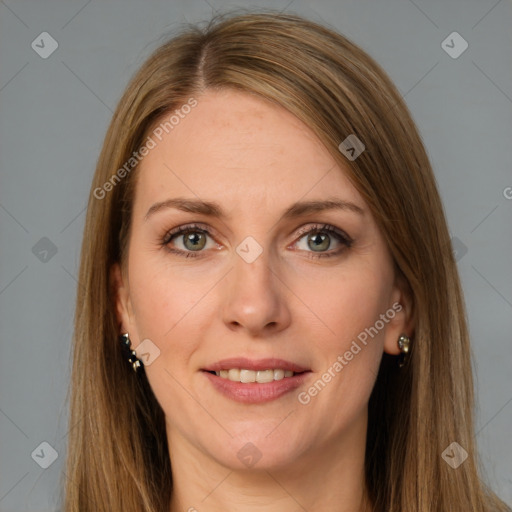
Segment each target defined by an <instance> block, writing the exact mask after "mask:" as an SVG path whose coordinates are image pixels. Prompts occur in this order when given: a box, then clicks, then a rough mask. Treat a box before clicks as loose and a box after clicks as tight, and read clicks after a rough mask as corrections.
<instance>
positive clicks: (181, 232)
mask: <svg viewBox="0 0 512 512" xmlns="http://www.w3.org/2000/svg"><path fill="white" fill-rule="evenodd" d="M207 237H211V233H210V232H209V231H208V229H206V228H204V227H201V226H200V225H198V224H189V225H186V226H179V227H177V228H175V229H171V231H169V232H167V234H166V235H165V237H164V238H163V240H162V245H163V246H165V247H166V249H167V250H168V251H169V252H172V253H175V254H180V255H184V256H185V257H187V258H189V257H193V258H194V257H197V256H199V254H194V253H195V252H196V253H200V252H202V250H203V249H204V248H205V247H206V242H207ZM174 239H176V241H177V242H179V243H178V248H174V247H171V246H170V244H171V242H172V241H173V240H174ZM180 244H181V246H182V248H180V247H179V245H180Z"/></svg>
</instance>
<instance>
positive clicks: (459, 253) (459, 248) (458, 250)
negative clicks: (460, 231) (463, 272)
mask: <svg viewBox="0 0 512 512" xmlns="http://www.w3.org/2000/svg"><path fill="white" fill-rule="evenodd" d="M451 243H452V251H453V257H454V258H455V261H460V260H461V259H462V258H463V257H464V256H465V255H466V253H467V252H468V248H467V246H466V245H465V244H464V243H463V242H461V241H460V240H459V239H458V238H457V237H456V236H454V237H453V238H452V239H451Z"/></svg>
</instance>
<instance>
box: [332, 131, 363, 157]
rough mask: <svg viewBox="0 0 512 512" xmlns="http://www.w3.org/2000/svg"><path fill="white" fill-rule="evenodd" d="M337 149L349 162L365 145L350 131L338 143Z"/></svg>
mask: <svg viewBox="0 0 512 512" xmlns="http://www.w3.org/2000/svg"><path fill="white" fill-rule="evenodd" d="M338 149H339V150H340V151H341V152H342V153H343V154H344V155H345V156H346V157H347V158H348V159H349V160H350V161H351V162H353V161H354V160H355V159H356V158H357V157H358V156H359V155H360V154H361V153H362V152H363V151H364V150H365V145H364V144H363V143H362V142H361V141H360V140H359V139H358V137H357V136H356V135H354V134H353V133H351V134H350V135H349V136H348V137H347V138H346V139H345V140H344V141H343V142H341V143H340V145H339V146H338Z"/></svg>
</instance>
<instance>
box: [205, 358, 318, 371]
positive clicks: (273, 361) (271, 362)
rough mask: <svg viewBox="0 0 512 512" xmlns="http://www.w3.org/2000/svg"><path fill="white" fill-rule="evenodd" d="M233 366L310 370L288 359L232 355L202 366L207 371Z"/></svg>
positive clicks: (245, 368) (246, 368) (227, 368)
mask: <svg viewBox="0 0 512 512" xmlns="http://www.w3.org/2000/svg"><path fill="white" fill-rule="evenodd" d="M232 368H240V369H244V370H254V371H258V370H260V371H262V370H271V369H277V368H279V369H281V370H290V371H292V372H294V373H303V372H307V371H309V368H306V367H304V366H301V365H299V364H296V363H293V362H291V361H286V360H284V359H277V358H266V359H248V358H246V357H232V358H229V359H223V360H221V361H217V362H216V363H213V364H210V365H208V366H206V367H204V368H202V370H204V371H207V372H218V371H220V370H231V369H232Z"/></svg>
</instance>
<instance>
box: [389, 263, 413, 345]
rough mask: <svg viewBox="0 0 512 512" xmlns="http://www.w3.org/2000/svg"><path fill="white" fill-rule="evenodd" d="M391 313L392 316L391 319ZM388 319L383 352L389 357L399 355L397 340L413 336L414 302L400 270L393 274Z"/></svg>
mask: <svg viewBox="0 0 512 512" xmlns="http://www.w3.org/2000/svg"><path fill="white" fill-rule="evenodd" d="M392 311H394V313H395V314H394V316H393V317H392V318H391V315H392ZM388 312H389V314H388V315H387V316H388V318H390V320H389V323H388V324H387V328H386V336H385V341H384V352H386V353H387V354H391V355H398V354H400V349H399V348H398V338H399V337H400V335H401V334H405V335H406V336H408V337H409V338H412V336H413V334H414V327H415V322H414V300H413V295H412V291H411V288H410V286H409V283H408V282H407V280H406V279H405V277H404V276H403V274H402V272H401V271H400V270H398V269H397V270H396V272H395V282H394V284H393V290H392V293H391V303H390V304H389V309H388Z"/></svg>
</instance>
